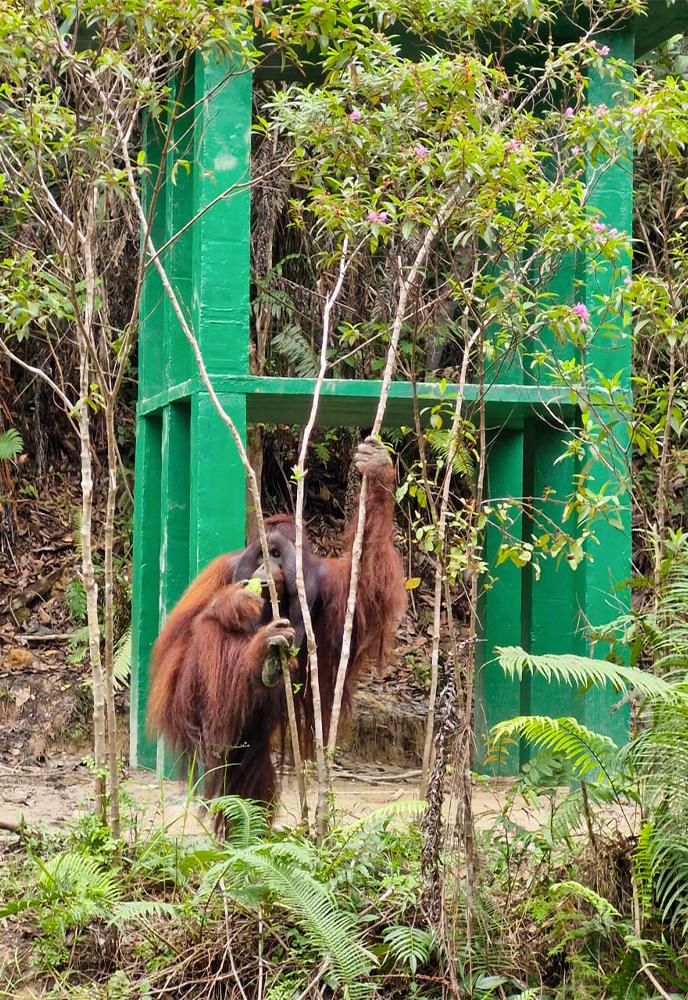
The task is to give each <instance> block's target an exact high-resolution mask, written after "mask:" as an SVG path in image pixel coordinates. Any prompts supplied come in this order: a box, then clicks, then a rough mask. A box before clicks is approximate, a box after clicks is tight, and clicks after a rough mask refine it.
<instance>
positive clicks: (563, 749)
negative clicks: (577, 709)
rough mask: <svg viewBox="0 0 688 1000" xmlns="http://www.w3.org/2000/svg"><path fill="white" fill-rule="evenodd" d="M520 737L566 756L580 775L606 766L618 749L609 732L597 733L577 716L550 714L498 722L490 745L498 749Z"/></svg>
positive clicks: (580, 776) (534, 744)
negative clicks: (566, 716) (574, 717)
mask: <svg viewBox="0 0 688 1000" xmlns="http://www.w3.org/2000/svg"><path fill="white" fill-rule="evenodd" d="M517 738H520V739H523V740H525V741H526V743H528V744H530V745H531V746H534V747H536V748H537V749H538V750H548V751H550V752H551V753H554V754H557V755H559V756H561V757H563V758H564V759H565V760H566V761H567V762H568V763H569V764H570V765H571V767H572V769H573V771H574V773H575V774H576V775H577V776H578V777H579V778H584V777H586V776H589V775H590V774H591V773H592V772H598V771H599V770H600V769H602V770H604V769H605V765H606V764H607V762H609V761H610V759H611V758H612V757H615V756H616V755H617V754H618V752H619V748H618V747H617V745H616V743H615V742H614V740H612V739H611V738H610V737H609V736H604V735H602V734H601V733H594V732H593V731H592V730H591V729H588V728H587V727H586V726H584V725H583V724H582V723H580V722H578V720H577V719H573V718H562V719H552V718H550V717H549V716H547V715H517V716H516V717H515V718H513V719H505V721H504V722H499V723H497V725H496V726H493V727H492V730H491V744H492V746H491V749H493V752H495V753H498V752H499V743H500V742H501V741H502V740H512V741H513V740H514V739H517Z"/></svg>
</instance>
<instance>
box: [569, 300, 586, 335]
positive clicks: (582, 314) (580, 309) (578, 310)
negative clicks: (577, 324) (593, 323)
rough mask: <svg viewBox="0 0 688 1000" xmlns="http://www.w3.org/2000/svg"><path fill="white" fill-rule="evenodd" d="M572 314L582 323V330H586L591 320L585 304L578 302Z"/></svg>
mask: <svg viewBox="0 0 688 1000" xmlns="http://www.w3.org/2000/svg"><path fill="white" fill-rule="evenodd" d="M572 312H573V314H574V316H577V317H578V318H579V320H580V321H581V329H582V330H585V328H586V327H587V325H588V320H589V319H590V313H589V312H588V310H587V308H586V306H585V304H584V303H583V302H576V304H575V306H574V307H573V309H572Z"/></svg>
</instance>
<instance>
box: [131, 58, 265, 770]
mask: <svg viewBox="0 0 688 1000" xmlns="http://www.w3.org/2000/svg"><path fill="white" fill-rule="evenodd" d="M251 88H252V81H251V76H250V74H248V73H246V72H245V70H244V68H243V67H242V66H238V65H236V64H235V63H234V62H233V61H232V60H231V59H228V58H224V57H221V58H218V59H215V58H213V57H212V56H211V57H209V59H208V62H204V61H203V59H202V58H201V57H200V56H197V57H196V60H195V65H194V68H193V72H192V74H191V76H190V77H189V78H188V79H187V80H185V81H181V80H175V81H173V83H172V87H171V100H172V101H174V102H175V108H176V112H175V115H174V120H173V121H170V122H168V127H170V128H171V135H170V137H169V141H168V143H167V152H166V154H165V156H164V162H162V164H161V160H163V151H164V146H165V143H164V135H163V128H162V127H160V126H158V125H156V124H155V123H154V122H152V121H148V122H147V123H146V125H145V129H144V146H145V151H146V157H147V162H148V163H149V165H150V174H149V175H148V177H147V179H146V180H145V186H144V199H145V200H146V206H147V207H149V206H150V201H151V195H152V191H153V188H154V185H155V183H156V178H157V171H158V168H160V169H162V170H163V172H164V176H163V181H162V184H161V186H160V190H159V193H158V196H157V202H156V206H155V212H154V214H153V226H152V237H153V241H154V244H155V246H156V248H157V249H158V250H162V252H161V254H160V259H161V261H162V263H163V264H164V267H165V270H166V273H167V276H168V278H169V280H170V284H171V285H172V288H173V290H174V292H175V295H176V297H177V299H178V301H179V304H180V306H181V308H182V309H183V311H184V313H185V315H186V317H187V319H188V320H189V321H190V322H191V326H192V329H193V331H194V334H195V336H196V338H197V340H198V343H199V345H200V347H201V351H202V354H203V358H204V361H205V365H206V368H207V370H208V372H209V375H210V377H211V380H213V382H215V383H218V382H219V381H221V380H222V379H223V378H225V377H226V376H227V375H247V374H248V355H249V287H250V284H249V283H250V243H249V238H250V202H249V183H248V182H249V176H250V148H251V114H252V89H251ZM139 357H140V378H139V416H138V420H137V447H136V496H135V514H134V581H133V592H132V630H133V632H132V636H133V641H132V682H131V703H132V704H131V717H132V719H131V741H130V749H131V754H130V759H131V764H132V766H134V767H135V766H137V765H140V766H145V767H156V765H157V767H158V768H159V769H161V770H163V769H164V770H165V771H166V772H167V773H170V772H171V771H172V770H173V763H172V762H171V761H170V760H169V758H168V759H166V757H165V753H164V749H163V747H162V745H161V744H159V745H156V744H155V743H154V741H151V740H149V739H148V738H147V736H146V733H145V713H146V701H147V695H148V663H149V659H150V652H151V649H152V646H153V643H154V641H155V639H156V637H157V634H158V631H159V628H160V625H161V624H162V622H163V621H164V620H165V617H166V615H167V614H168V613H169V611H170V610H171V608H172V607H173V606H174V604H175V603H176V601H177V600H178V599H179V597H180V596H181V594H182V593H183V591H184V589H185V587H186V586H187V584H188V582H189V580H190V579H191V578H192V577H194V576H195V575H196V574H197V573H198V572H199V571H200V570H201V569H203V567H204V566H205V565H206V564H207V563H208V562H209V561H210V560H211V559H213V558H214V557H215V556H216V555H219V554H220V553H221V552H226V551H228V550H231V549H234V548H238V547H241V546H243V544H244V531H245V499H244V473H243V469H242V466H241V463H240V461H239V455H238V452H237V449H236V445H235V443H234V441H233V439H232V437H231V436H230V432H229V430H228V428H227V427H226V426H225V424H224V423H223V421H222V420H221V418H220V417H219V416H218V414H217V412H216V411H215V409H214V407H213V405H212V403H211V401H210V397H209V395H208V393H207V391H206V389H205V387H204V385H203V384H202V382H201V380H200V378H199V375H198V371H197V368H196V363H195V360H194V358H193V355H192V352H191V348H190V346H189V344H188V342H187V340H186V338H185V337H184V334H183V331H182V329H181V327H180V324H179V321H178V319H177V316H176V314H175V312H174V309H173V307H172V305H171V303H170V301H169V299H168V298H167V297H166V295H165V294H164V291H163V288H162V285H161V282H160V280H159V278H158V276H157V274H156V272H155V269H154V268H153V267H152V266H151V265H150V264H149V266H148V270H147V274H146V280H145V285H144V290H143V296H142V302H141V332H140V348H139ZM218 395H219V398H220V400H221V402H222V404H223V406H224V408H225V410H226V412H227V413H228V414H229V416H230V417H231V418H232V420H233V421H234V423H235V425H236V427H237V429H238V430H239V433H240V434H241V436H242V437H243V438H244V439H245V436H246V395H245V393H232V392H226V391H222V390H221V389H220V390H218Z"/></svg>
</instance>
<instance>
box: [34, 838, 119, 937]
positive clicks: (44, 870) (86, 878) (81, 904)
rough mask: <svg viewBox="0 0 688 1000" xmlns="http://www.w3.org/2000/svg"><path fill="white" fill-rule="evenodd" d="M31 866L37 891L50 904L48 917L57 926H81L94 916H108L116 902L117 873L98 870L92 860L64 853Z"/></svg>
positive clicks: (102, 869)
mask: <svg viewBox="0 0 688 1000" xmlns="http://www.w3.org/2000/svg"><path fill="white" fill-rule="evenodd" d="M35 863H36V865H37V867H38V869H39V870H38V876H37V878H36V886H37V889H38V891H39V893H40V894H41V896H42V897H43V899H44V901H45V902H46V903H51V904H52V907H51V908H52V913H50V912H49V914H48V917H49V918H50V917H54V918H55V921H56V922H57V923H59V924H62V925H64V926H69V925H76V926H83V925H84V924H86V923H87V922H88V921H89V920H93V919H94V918H95V917H105V916H109V915H110V914H111V912H112V909H113V907H114V906H115V905H116V903H117V902H118V901H119V898H120V886H119V872H118V871H117V870H116V869H114V868H110V869H105V868H103V867H101V865H100V864H99V863H98V862H97V861H96V859H95V858H92V857H88V856H87V855H83V854H78V853H76V852H74V851H66V852H64V853H62V854H57V855H55V856H54V857H52V858H48V860H47V861H40V860H39V859H35Z"/></svg>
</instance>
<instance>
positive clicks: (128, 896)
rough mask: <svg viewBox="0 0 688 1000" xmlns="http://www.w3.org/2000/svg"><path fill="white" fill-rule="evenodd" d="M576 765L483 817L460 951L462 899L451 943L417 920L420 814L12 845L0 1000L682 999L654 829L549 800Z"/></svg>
mask: <svg viewBox="0 0 688 1000" xmlns="http://www.w3.org/2000/svg"><path fill="white" fill-rule="evenodd" d="M541 729H542V727H540V730H539V735H540V737H542V732H541ZM594 748H595V745H594V744H593V749H594ZM578 756H580V749H579V753H578ZM576 759H577V758H576ZM576 759H573V760H572V759H569V760H567V759H566V756H565V755H564V756H563V757H562V755H557V754H556V753H553V752H552V751H551V750H550V749H544V750H543V751H542V752H541V753H540V754H539V755H536V756H535V757H534V759H533V760H532V761H531V763H530V764H529V765H528V766H527V767H526V769H525V770H524V772H523V774H522V775H520V776H519V778H518V779H517V781H516V783H515V784H514V786H513V788H512V789H511V790H510V792H509V794H508V795H507V796H506V797H505V798H504V800H503V801H502V802H501V804H500V807H499V808H498V809H497V810H496V811H495V813H494V815H492V816H490V817H485V818H484V821H483V822H482V823H481V826H480V830H479V834H478V846H479V851H480V870H479V877H478V880H477V884H476V886H475V898H474V901H473V913H474V921H473V927H472V931H471V939H470V946H468V943H467V939H466V936H465V935H466V928H465V925H464V923H463V914H464V913H465V898H463V896H462V893H461V891H460V890H459V891H458V893H457V895H456V903H455V904H454V906H455V914H454V915H455V917H456V919H455V921H454V922H452V921H449V923H450V924H451V926H452V927H453V932H452V933H453V934H454V939H453V940H452V941H451V943H449V942H448V940H447V935H446V932H444V931H443V932H440V931H438V930H437V929H436V928H432V927H431V926H429V924H428V923H427V921H426V919H425V916H424V913H423V909H422V905H421V899H422V872H421V848H422V838H421V833H420V829H419V824H418V822H417V820H418V817H419V813H420V810H421V807H422V804H421V803H418V802H415V803H413V802H408V803H396V804H392V805H390V806H387V807H384V808H383V809H381V810H379V811H377V812H375V813H373V814H371V815H370V816H368V817H366V818H365V819H363V820H357V821H355V822H345V821H343V820H341V821H340V822H339V824H338V825H337V826H336V827H335V828H334V829H333V830H332V832H331V833H330V834H329V836H328V837H327V839H326V840H325V841H324V842H323V843H322V844H321V845H320V846H316V845H315V844H314V843H313V842H312V841H311V840H309V839H307V838H306V837H304V836H301V835H299V834H298V833H296V832H294V831H288V830H276V829H272V828H270V826H269V825H268V822H267V820H266V816H265V814H264V812H263V810H262V809H261V808H260V807H259V806H257V805H255V804H253V803H249V802H245V801H243V800H240V799H237V798H231V797H228V798H225V799H220V800H217V801H216V802H215V803H213V805H212V807H211V809H213V810H214V809H219V810H221V811H222V812H223V813H224V814H225V817H226V818H227V819H228V820H229V830H230V832H229V834H228V837H227V839H226V840H225V841H224V842H223V843H219V842H218V841H217V840H215V839H214V838H213V837H212V836H211V835H210V833H209V834H208V835H200V836H199V835H194V836H185V835H178V834H175V833H174V831H173V830H171V829H166V828H165V826H164V825H159V826H156V825H155V823H151V822H150V817H149V818H148V821H144V818H143V817H142V816H141V814H140V813H135V812H131V814H130V820H129V825H128V830H127V833H126V835H125V836H124V837H123V838H122V839H121V840H117V841H116V840H113V838H112V837H111V836H110V834H109V832H108V830H107V829H106V828H104V827H102V826H101V825H100V823H99V821H98V820H97V818H96V817H94V816H93V815H85V816H83V817H82V818H81V819H80V820H79V821H78V822H75V823H73V824H72V825H71V826H69V827H68V829H67V830H66V831H65V832H64V833H61V834H60V835H55V834H48V833H40V834H38V833H33V834H31V835H27V837H26V838H25V840H24V841H23V842H22V843H21V844H19V845H18V846H15V847H12V848H7V849H6V852H5V857H4V862H3V865H2V872H1V874H0V894H1V897H2V904H1V910H0V912H1V914H2V917H3V920H2V921H1V923H0V926H2V928H3V930H2V937H0V941H2V942H3V945H4V946H3V947H2V954H3V955H5V956H8V957H6V958H5V959H4V966H2V967H0V983H1V984H2V988H1V989H0V996H4V997H15V996H16V995H17V994H18V993H19V992H20V990H25V991H27V990H33V991H34V995H40V996H49V997H54V998H65V1000H66V998H69V1000H77V998H84V1000H85V998H87V997H88V998H89V1000H91V998H92V1000H101V998H102V1000H106V998H107V1000H130V998H131V1000H133V998H137V1000H138V998H142V1000H143V998H151V1000H152V998H154V997H164V998H168V997H169V998H188V1000H200V998H202V997H203V998H215V997H217V998H230V997H231V998H233V997H237V998H241V1000H258V998H260V1000H297V998H302V1000H305V997H306V996H308V995H309V992H308V991H309V988H310V995H312V996H321V997H328V996H342V997H347V998H351V1000H358V998H365V997H369V996H373V995H375V994H381V995H385V996H389V997H394V998H396V997H398V998H406V997H428V998H434V997H438V998H439V997H443V996H448V995H452V992H451V990H452V984H453V989H454V991H456V988H457V987H458V990H459V993H458V995H460V996H466V997H476V998H489V997H495V998H499V1000H507V998H509V1000H516V998H520V1000H526V998H530V997H532V998H541V1000H547V998H551V1000H566V998H581V1000H586V998H591V1000H592V998H597V997H602V996H605V997H608V998H610V1000H614V998H618V1000H621V998H622V997H623V998H637V1000H650V998H654V997H655V996H658V995H661V994H658V993H656V992H655V991H654V990H653V989H652V988H650V989H648V988H647V987H648V986H650V987H651V984H650V983H649V981H648V979H647V977H646V976H643V975H642V974H641V972H642V967H643V964H644V963H646V964H648V967H651V968H657V967H659V968H661V970H662V972H661V974H662V977H663V980H664V982H667V981H668V980H667V970H668V969H670V970H671V976H672V977H673V980H674V985H675V988H676V990H677V991H678V992H676V993H670V994H668V995H670V996H672V997H673V996H676V997H679V996H684V995H685V992H686V990H688V970H687V969H686V966H684V964H683V962H684V957H683V953H682V946H681V939H682V935H680V934H677V933H675V930H676V928H677V921H678V922H680V919H682V917H683V912H682V911H681V913H680V914H679V913H678V912H677V913H676V914H675V915H673V914H672V913H671V912H667V913H661V912H660V910H659V909H657V906H656V902H657V898H658V897H656V896H653V892H654V890H653V888H652V886H653V879H654V878H655V877H656V873H655V870H654V869H653V863H654V864H655V869H656V856H655V855H650V853H648V852H649V851H650V846H649V845H650V841H651V840H652V837H657V836H659V833H658V832H657V828H656V827H655V826H653V827H652V829H651V830H650V831H649V832H646V829H647V828H646V826H644V825H640V826H639V824H638V821H637V820H638V816H637V803H636V802H635V801H634V796H633V794H631V793H630V792H629V789H628V788H626V789H625V790H622V789H621V788H620V787H619V788H618V789H617V792H618V797H617V798H616V799H615V798H614V795H611V796H610V795H607V794H605V792H604V786H605V781H602V782H598V781H596V780H595V779H594V776H593V775H591V773H590V770H589V769H588V771H587V776H588V779H589V783H581V782H578V783H577V784H573V785H571V787H570V791H568V792H566V793H563V792H562V785H566V783H567V782H568V783H571V782H572V781H573V778H574V772H575V771H576V768H578V769H579V770H580V762H579V763H578V764H576ZM628 759H629V758H624V760H625V761H626V762H627V760H628ZM619 766H620V767H621V766H622V765H619ZM623 766H624V767H625V766H627V763H624V764H623ZM617 778H618V771H617ZM591 779H592V780H591ZM591 802H594V803H595V806H594V807H591ZM130 805H131V804H130ZM605 807H608V811H607V812H605V811H604V809H605ZM609 810H611V811H609ZM661 829H663V827H661V826H660V827H659V831H660V832H661ZM144 830H147V832H145V833H144V832H142V831H144ZM638 830H639V831H640V837H639V836H638V835H637V831H638ZM643 852H645V855H643ZM651 857H654V858H655V862H652V861H651V860H649V859H650V858H651ZM634 880H635V881H636V890H637V887H638V885H640V886H641V890H642V891H641V895H642V898H643V900H644V904H643V905H645V906H646V907H647V909H646V913H645V916H644V919H643V925H642V926H643V928H644V930H643V932H642V933H638V931H639V930H640V925H639V924H638V915H637V913H636V912H635V910H634V906H636V905H637V901H638V898H639V897H638V892H637V891H634ZM660 889H661V885H660ZM451 895H452V894H451V893H450V892H448V894H447V897H448V900H447V906H448V907H449V908H451V906H452V904H451V903H450V902H449V899H450V897H451ZM659 898H660V899H661V897H659ZM448 912H450V910H448ZM653 920H663V921H664V924H663V930H662V933H660V934H657V933H656V931H657V927H656V926H655V927H653V926H652V921H653ZM672 928H673V930H672ZM10 940H11V941H12V942H13V949H12V950H10V949H8V948H7V946H6V942H8V941H10ZM449 948H451V953H452V963H451V964H452V969H451V972H450V969H449V963H448V960H447V954H448V950H449ZM10 955H11V957H9V956H10ZM27 995H32V993H31V992H29V993H28V994H27ZM453 995H457V994H456V992H454V994H453Z"/></svg>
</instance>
